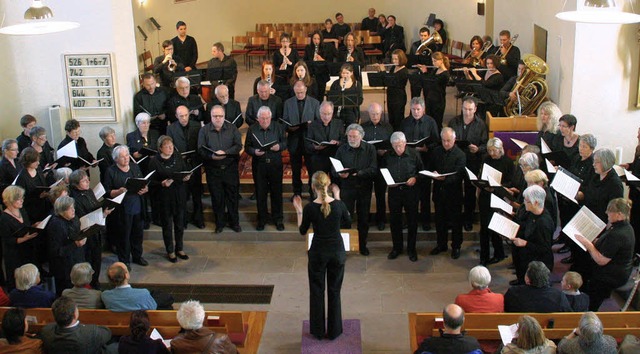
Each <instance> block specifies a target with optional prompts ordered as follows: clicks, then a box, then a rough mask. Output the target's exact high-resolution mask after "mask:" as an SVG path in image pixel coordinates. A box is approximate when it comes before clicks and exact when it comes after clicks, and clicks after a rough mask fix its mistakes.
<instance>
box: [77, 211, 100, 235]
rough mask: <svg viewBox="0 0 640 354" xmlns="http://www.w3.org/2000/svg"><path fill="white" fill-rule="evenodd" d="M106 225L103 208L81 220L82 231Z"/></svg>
mask: <svg viewBox="0 0 640 354" xmlns="http://www.w3.org/2000/svg"><path fill="white" fill-rule="evenodd" d="M96 224H97V225H100V226H104V225H105V218H104V214H103V213H102V208H99V209H96V210H94V211H92V212H90V213H89V214H87V215H85V216H83V217H81V218H80V230H86V229H88V228H90V227H91V226H93V225H96Z"/></svg>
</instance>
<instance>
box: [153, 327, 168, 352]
mask: <svg viewBox="0 0 640 354" xmlns="http://www.w3.org/2000/svg"><path fill="white" fill-rule="evenodd" d="M149 338H151V339H153V340H156V339H160V340H161V341H162V343H163V344H164V346H165V347H167V348H171V339H164V338H163V337H162V334H160V332H158V330H157V329H155V328H154V329H153V331H151V334H150V335H149Z"/></svg>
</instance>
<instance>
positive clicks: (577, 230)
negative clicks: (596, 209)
mask: <svg viewBox="0 0 640 354" xmlns="http://www.w3.org/2000/svg"><path fill="white" fill-rule="evenodd" d="M606 226H607V224H605V223H604V221H602V220H600V218H598V217H597V216H596V214H594V213H593V212H592V211H591V210H589V208H587V207H586V206H583V207H582V208H580V210H579V211H578V212H577V213H576V215H574V217H573V218H572V219H571V221H569V223H568V224H567V225H566V226H565V227H564V228H563V229H562V232H563V233H564V234H565V235H567V236H569V238H570V239H571V240H573V242H575V243H576V244H577V245H578V246H580V248H582V249H583V250H584V251H586V250H587V248H586V247H584V245H583V244H582V243H580V242H579V241H578V240H576V236H575V235H576V234H580V235H582V236H584V237H585V238H586V239H587V240H589V241H593V240H594V239H595V238H596V237H598V235H600V233H601V232H602V230H604V228H605V227H606Z"/></svg>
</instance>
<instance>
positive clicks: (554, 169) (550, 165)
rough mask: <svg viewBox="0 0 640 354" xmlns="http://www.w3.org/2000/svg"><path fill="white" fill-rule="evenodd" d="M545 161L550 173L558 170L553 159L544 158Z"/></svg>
mask: <svg viewBox="0 0 640 354" xmlns="http://www.w3.org/2000/svg"><path fill="white" fill-rule="evenodd" d="M544 163H545V165H546V166H547V172H549V173H556V172H557V171H556V168H555V166H553V164H552V163H551V161H549V159H544Z"/></svg>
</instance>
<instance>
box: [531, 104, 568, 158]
mask: <svg viewBox="0 0 640 354" xmlns="http://www.w3.org/2000/svg"><path fill="white" fill-rule="evenodd" d="M561 116H562V111H560V108H559V107H558V106H557V105H556V104H555V103H553V102H551V101H547V102H543V103H542V104H541V105H540V107H538V121H537V126H538V136H537V137H536V145H537V146H538V147H541V146H542V143H540V140H541V139H542V140H544V142H545V143H547V146H548V147H550V148H551V147H552V146H555V145H556V142H555V141H556V140H559V139H560V137H559V135H560V134H559V133H558V119H560V117H561Z"/></svg>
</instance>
